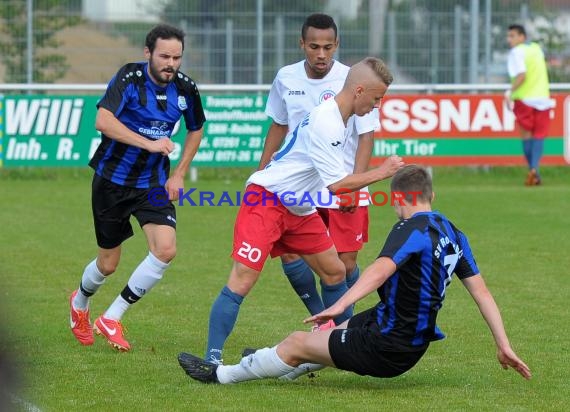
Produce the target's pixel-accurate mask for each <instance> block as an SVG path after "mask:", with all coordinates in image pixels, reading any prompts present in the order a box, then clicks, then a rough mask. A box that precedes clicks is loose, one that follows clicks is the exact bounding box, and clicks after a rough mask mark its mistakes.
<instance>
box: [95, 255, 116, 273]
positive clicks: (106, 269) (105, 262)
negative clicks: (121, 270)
mask: <svg viewBox="0 0 570 412" xmlns="http://www.w3.org/2000/svg"><path fill="white" fill-rule="evenodd" d="M117 266H119V261H118V260H115V259H97V269H99V271H100V272H101V274H102V275H103V276H109V275H112V274H113V273H115V271H116V270H117Z"/></svg>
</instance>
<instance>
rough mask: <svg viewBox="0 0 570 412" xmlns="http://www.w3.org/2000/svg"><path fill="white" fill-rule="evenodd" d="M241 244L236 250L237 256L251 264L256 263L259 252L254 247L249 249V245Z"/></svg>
mask: <svg viewBox="0 0 570 412" xmlns="http://www.w3.org/2000/svg"><path fill="white" fill-rule="evenodd" d="M241 244H242V245H243V246H242V247H240V248H239V249H238V251H237V255H238V256H240V257H242V258H244V259H247V260H249V261H250V262H253V263H256V262H257V261H258V260H259V259H260V258H261V250H259V249H258V248H256V247H251V245H250V244H249V243H247V242H241Z"/></svg>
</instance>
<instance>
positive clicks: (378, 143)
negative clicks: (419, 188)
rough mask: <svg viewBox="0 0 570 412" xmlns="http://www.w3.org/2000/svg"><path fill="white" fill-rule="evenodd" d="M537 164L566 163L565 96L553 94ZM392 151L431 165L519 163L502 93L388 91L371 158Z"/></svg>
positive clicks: (569, 150)
mask: <svg viewBox="0 0 570 412" xmlns="http://www.w3.org/2000/svg"><path fill="white" fill-rule="evenodd" d="M552 99H553V101H554V103H555V107H554V108H553V109H552V110H551V111H550V118H551V124H550V129H549V130H550V133H549V136H548V137H547V138H546V140H545V145H544V157H543V159H542V161H541V163H542V164H548V165H565V164H568V163H570V145H569V141H570V126H569V121H570V96H568V95H553V96H552ZM391 154H398V155H400V156H402V157H405V158H406V161H407V162H415V163H421V164H425V165H432V166H444V165H449V166H452V165H453V166H460V165H505V166H506V165H523V164H525V161H524V158H523V154H522V145H521V142H520V134H519V130H518V126H517V125H516V122H515V117H514V114H513V113H512V111H510V110H509V109H508V108H507V107H506V105H505V104H504V101H503V96H502V95H475V94H474V95H457V94H453V95H429V96H426V95H393V96H386V97H385V98H384V100H383V101H382V106H381V109H380V129H379V130H378V131H376V132H375V144H374V152H373V163H376V164H377V163H379V161H380V160H381V158H383V157H385V156H389V155H391Z"/></svg>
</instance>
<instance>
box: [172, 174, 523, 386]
mask: <svg viewBox="0 0 570 412" xmlns="http://www.w3.org/2000/svg"><path fill="white" fill-rule="evenodd" d="M391 189H392V192H393V195H397V196H394V198H396V199H398V200H397V201H396V202H395V204H394V208H395V211H396V214H397V215H398V217H399V218H400V221H399V222H398V223H396V224H395V225H394V227H393V228H392V231H391V232H390V234H389V235H388V238H387V240H386V243H385V244H384V247H383V248H382V250H381V252H380V254H379V255H378V258H377V259H376V261H375V262H374V263H372V264H371V265H370V266H369V267H368V268H367V269H366V270H365V271H364V273H363V274H362V276H361V277H360V279H359V280H358V281H357V282H356V283H355V284H354V286H352V287H351V288H350V289H349V290H348V292H346V293H345V294H344V295H343V296H342V297H341V298H340V299H339V300H338V301H337V302H336V303H335V304H333V305H332V306H331V307H329V308H328V309H325V310H324V311H323V312H321V313H319V314H317V315H314V316H311V317H310V318H307V319H306V320H305V322H317V323H318V324H322V323H324V322H327V321H328V320H330V319H333V318H335V317H336V316H338V315H339V314H341V313H343V311H344V310H345V309H346V308H347V307H349V306H350V305H352V304H354V303H355V302H357V301H358V300H360V299H362V298H364V297H365V296H367V295H368V294H370V293H372V292H373V291H374V290H376V289H377V290H378V294H379V295H380V302H378V304H377V305H375V306H374V307H372V308H371V309H368V310H366V311H364V312H362V313H359V314H357V315H355V316H353V317H352V318H350V319H349V320H348V321H346V322H344V323H342V324H341V325H339V326H337V327H335V328H334V329H327V330H317V331H315V332H294V333H293V334H291V335H289V336H288V337H287V338H285V340H283V341H282V342H281V343H279V344H278V345H276V346H274V347H272V348H264V349H260V350H258V351H256V352H255V353H253V354H250V355H248V356H246V357H244V358H243V359H242V360H241V362H240V363H239V364H237V365H228V366H224V365H212V364H209V363H207V362H204V361H203V360H202V359H200V358H199V357H196V356H194V355H191V354H188V353H181V354H180V355H179V358H178V361H179V363H180V365H181V366H182V368H183V369H184V370H185V371H186V373H187V374H188V375H190V376H191V377H192V378H194V379H197V380H199V381H202V382H207V383H236V382H242V381H247V380H252V379H261V378H269V377H281V378H283V379H294V378H296V377H297V376H300V375H301V374H303V373H306V372H309V371H312V370H317V369H320V368H323V367H325V366H332V367H336V368H338V369H342V370H346V371H351V372H355V373H357V374H359V375H370V376H375V377H380V378H389V377H394V376H398V375H401V374H402V373H404V372H406V371H407V370H409V369H410V368H412V367H413V366H414V365H415V364H416V363H417V362H418V361H419V360H420V358H421V357H422V356H423V354H424V353H425V352H426V350H427V349H428V346H429V345H430V343H431V342H432V341H435V340H439V339H442V338H443V334H442V333H441V331H439V329H438V328H437V326H436V318H437V314H438V312H439V310H440V309H441V307H442V304H443V301H444V298H445V292H446V288H447V286H448V285H449V283H450V281H451V277H452V275H453V273H455V274H456V275H457V277H458V278H459V279H460V280H461V281H462V282H463V284H464V286H465V287H466V288H467V290H468V291H469V293H470V294H471V296H472V297H473V299H474V301H475V303H476V304H477V306H478V307H479V310H480V312H481V314H482V315H483V318H484V319H485V321H486V322H487V325H488V326H489V329H490V330H491V333H492V335H493V338H494V339H495V344H496V346H497V358H498V360H499V363H500V364H501V366H502V367H503V368H504V369H508V367H512V368H514V369H515V370H516V371H517V372H518V373H520V374H521V375H522V376H523V377H524V378H526V379H529V378H530V377H531V373H530V369H529V368H528V366H527V365H526V364H525V363H524V362H523V361H522V360H521V359H519V357H518V356H517V355H516V354H515V352H514V351H513V350H512V348H511V346H510V343H509V340H508V338H507V335H506V332H505V328H504V325H503V321H502V319H501V315H500V313H499V309H498V307H497V305H496V303H495V300H494V299H493V297H492V295H491V293H490V292H489V290H488V289H487V287H486V285H485V282H484V281H483V278H482V276H481V275H480V274H479V269H478V268H477V265H476V264H475V259H474V258H473V254H472V253H471V248H470V246H469V242H468V241H467V238H466V237H465V235H464V234H463V233H462V232H461V231H460V230H459V229H457V228H456V227H455V226H454V225H453V223H451V222H450V221H449V220H448V219H447V218H446V217H445V216H444V215H442V214H441V213H439V212H436V211H432V209H431V202H432V199H433V192H432V183H431V178H430V176H429V174H428V173H427V171H426V170H425V169H424V168H421V167H419V166H416V165H408V166H404V167H403V168H402V169H400V170H399V171H398V172H396V174H395V175H394V177H393V178H392V183H391Z"/></svg>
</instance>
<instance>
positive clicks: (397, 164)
mask: <svg viewBox="0 0 570 412" xmlns="http://www.w3.org/2000/svg"><path fill="white" fill-rule="evenodd" d="M403 166H404V160H403V159H402V158H401V157H400V156H398V155H392V156H390V157H388V158H387V159H386V160H384V163H382V164H381V165H380V166H379V167H378V169H380V170H381V171H382V172H384V173H383V174H384V175H385V176H386V177H385V179H386V178H388V177H392V176H394V174H395V173H396V172H397V171H398V170H399V169H400V168H401V167H403Z"/></svg>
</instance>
